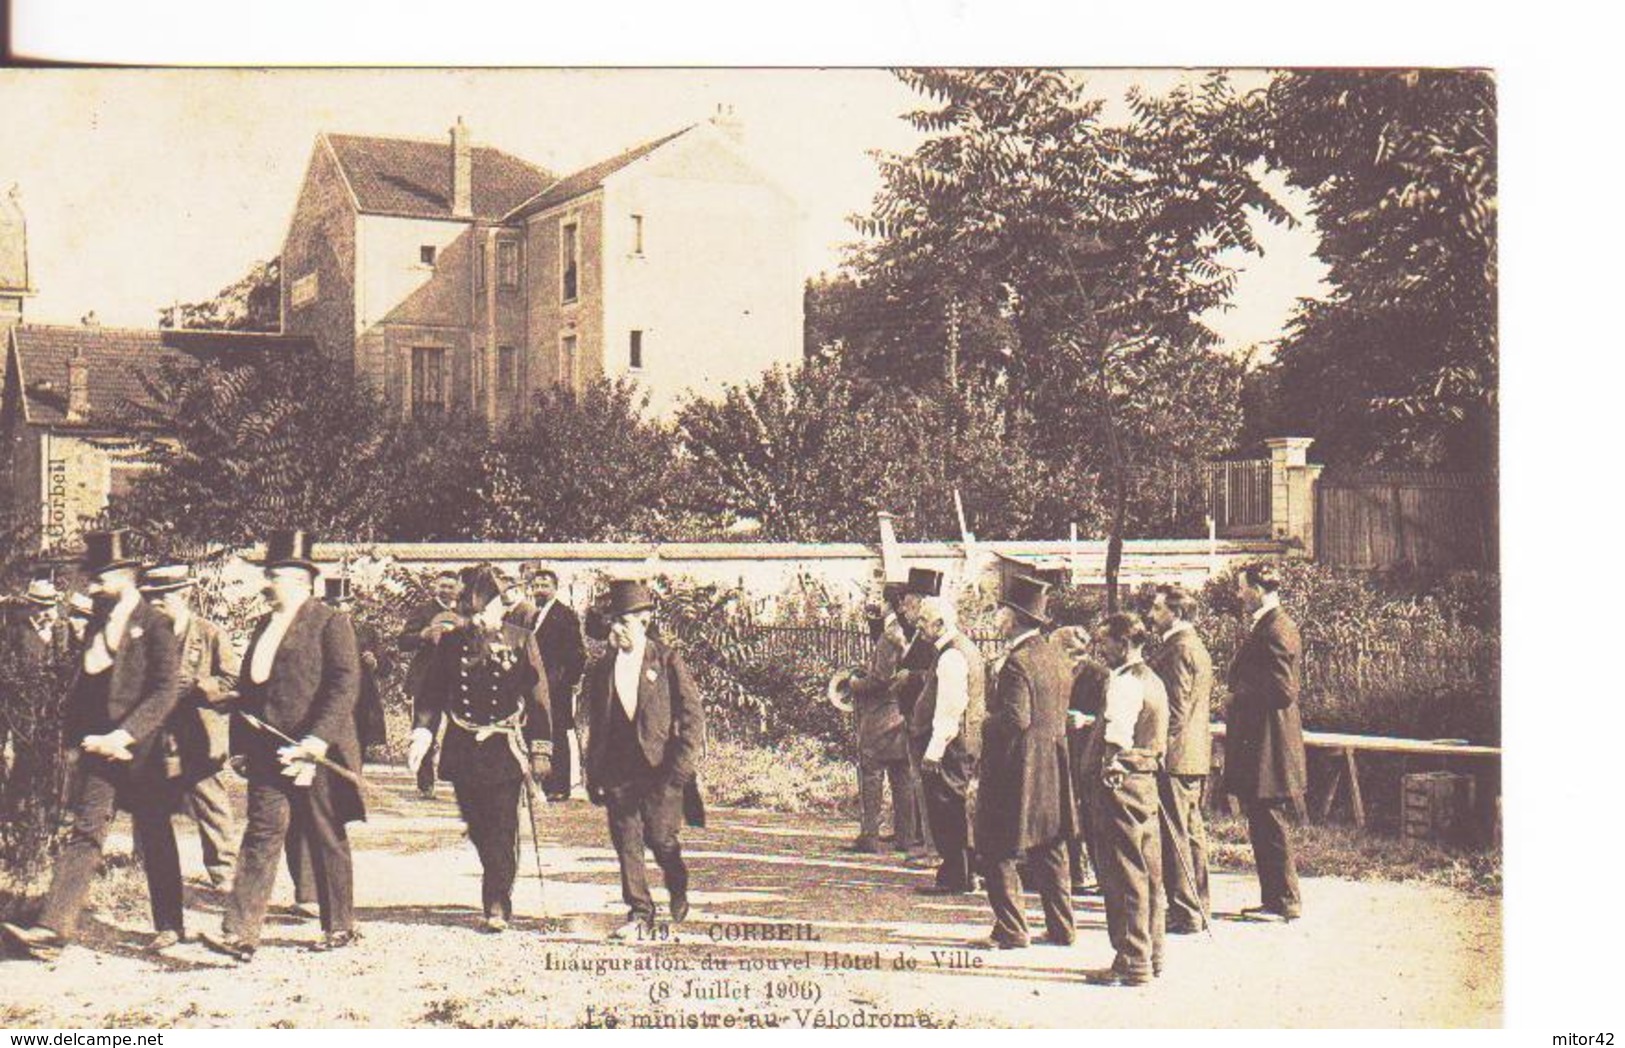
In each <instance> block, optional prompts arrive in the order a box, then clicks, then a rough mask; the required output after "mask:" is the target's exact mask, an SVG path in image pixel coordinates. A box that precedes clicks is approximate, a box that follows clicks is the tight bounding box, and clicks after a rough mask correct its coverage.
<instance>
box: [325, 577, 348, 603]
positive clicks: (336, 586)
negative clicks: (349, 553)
mask: <svg viewBox="0 0 1625 1048" xmlns="http://www.w3.org/2000/svg"><path fill="white" fill-rule="evenodd" d="M354 596H355V594H354V593H352V592H350V576H348V575H329V576H327V577H326V578H324V579H322V600H323V601H325V602H326V603H328V604H342V603H344V602H345V601H347V600H350V599H352V598H353V597H354Z"/></svg>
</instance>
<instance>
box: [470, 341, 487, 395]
mask: <svg viewBox="0 0 1625 1048" xmlns="http://www.w3.org/2000/svg"><path fill="white" fill-rule="evenodd" d="M470 377H471V379H472V381H470V382H469V388H470V389H472V390H473V392H474V406H475V407H476V408H483V405H482V404H481V403H480V401H481V400H482V399H484V397H485V347H484V346H475V347H474V372H473V375H472V376H470Z"/></svg>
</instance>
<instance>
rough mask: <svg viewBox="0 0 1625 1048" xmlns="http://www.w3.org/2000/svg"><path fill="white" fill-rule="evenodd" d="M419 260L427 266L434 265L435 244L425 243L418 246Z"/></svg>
mask: <svg viewBox="0 0 1625 1048" xmlns="http://www.w3.org/2000/svg"><path fill="white" fill-rule="evenodd" d="M418 261H419V262H422V263H423V264H424V265H426V266H432V265H434V245H433V244H424V245H423V246H422V247H420V248H418Z"/></svg>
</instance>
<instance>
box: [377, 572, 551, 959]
mask: <svg viewBox="0 0 1625 1048" xmlns="http://www.w3.org/2000/svg"><path fill="white" fill-rule="evenodd" d="M462 581H463V591H462V597H461V600H460V604H461V608H460V610H461V611H462V615H463V624H462V625H460V626H458V627H457V628H456V629H454V630H452V631H451V632H450V633H448V634H446V636H444V637H442V638H441V640H440V642H439V644H437V645H436V647H435V656H434V662H433V663H432V664H431V665H430V667H429V674H428V677H427V678H426V679H425V681H424V687H423V690H422V692H421V693H420V694H421V695H422V697H423V701H422V702H421V703H420V704H419V705H418V706H416V707H415V708H414V710H413V716H412V741H411V746H410V749H409V750H408V752H407V757H406V763H407V767H409V768H411V769H413V770H414V771H416V770H417V768H418V766H419V765H420V764H421V763H422V761H423V758H424V756H425V755H426V754H427V753H428V752H429V746H430V744H431V743H432V742H433V741H434V737H435V730H436V729H437V728H438V727H439V726H440V722H441V721H442V720H443V721H445V722H446V724H445V728H446V734H445V737H444V740H443V742H442V744H441V748H440V777H441V778H442V779H445V780H446V781H447V782H449V783H451V785H452V789H453V791H454V792H455V793H456V796H457V810H458V811H459V812H461V813H462V816H463V821H464V822H465V823H466V824H467V825H468V839H469V840H470V841H471V842H472V843H473V845H474V849H475V850H476V851H477V852H478V853H479V856H480V866H481V868H482V876H481V880H480V901H481V904H482V906H483V908H484V912H485V916H484V923H483V925H482V927H483V928H484V930H485V931H488V932H501V931H504V930H505V929H506V928H507V927H508V922H509V921H511V920H513V882H514V877H515V875H516V874H517V873H518V858H519V803H520V792H521V790H533V789H535V788H536V787H535V786H534V783H535V781H537V780H541V779H545V778H546V777H547V773H548V772H549V771H551V770H552V769H551V766H550V765H551V762H552V756H553V742H552V732H551V730H550V727H549V724H548V705H549V704H548V701H547V674H546V673H545V671H544V670H543V668H542V657H541V654H540V653H539V652H538V651H537V650H536V639H535V638H534V637H533V636H531V634H530V632H529V631H528V630H526V629H525V628H524V627H522V626H519V625H516V624H515V623H513V622H512V621H511V620H510V621H504V613H505V612H506V611H507V609H506V607H505V606H504V605H503V603H502V587H501V580H500V579H499V578H498V576H497V574H496V571H495V570H494V569H493V568H492V567H491V565H489V564H477V565H474V566H472V567H469V568H465V569H464V570H463V577H462ZM527 779H530V780H531V781H532V785H529V786H527V784H526V780H527ZM525 803H527V804H534V803H535V801H534V800H533V799H532V798H531V797H530V796H529V795H528V794H527V796H526V800H525ZM532 815H533V816H534V815H535V811H534V810H533V811H532Z"/></svg>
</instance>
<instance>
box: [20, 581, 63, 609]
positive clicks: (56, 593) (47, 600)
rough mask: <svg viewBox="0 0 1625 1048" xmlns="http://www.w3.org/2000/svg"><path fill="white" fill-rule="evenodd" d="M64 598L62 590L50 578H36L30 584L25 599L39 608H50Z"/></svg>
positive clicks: (24, 594)
mask: <svg viewBox="0 0 1625 1048" xmlns="http://www.w3.org/2000/svg"><path fill="white" fill-rule="evenodd" d="M61 599H62V591H61V590H59V589H57V588H56V583H54V582H52V581H51V580H50V579H35V580H34V581H33V582H30V583H29V584H28V589H27V590H26V591H25V592H24V593H23V600H25V601H27V602H28V603H29V604H32V605H34V606H35V607H38V608H49V607H53V606H55V605H56V603H57V602H58V601H59V600H61Z"/></svg>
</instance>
